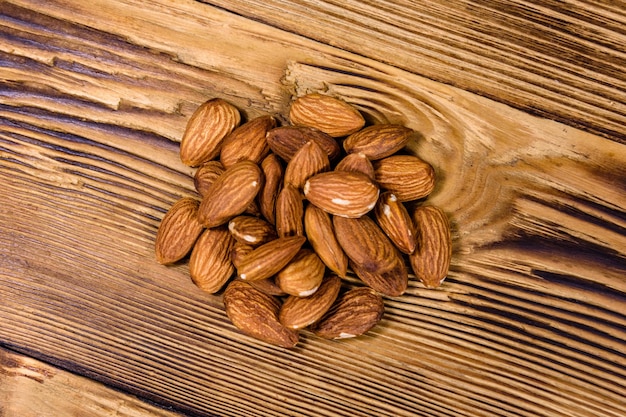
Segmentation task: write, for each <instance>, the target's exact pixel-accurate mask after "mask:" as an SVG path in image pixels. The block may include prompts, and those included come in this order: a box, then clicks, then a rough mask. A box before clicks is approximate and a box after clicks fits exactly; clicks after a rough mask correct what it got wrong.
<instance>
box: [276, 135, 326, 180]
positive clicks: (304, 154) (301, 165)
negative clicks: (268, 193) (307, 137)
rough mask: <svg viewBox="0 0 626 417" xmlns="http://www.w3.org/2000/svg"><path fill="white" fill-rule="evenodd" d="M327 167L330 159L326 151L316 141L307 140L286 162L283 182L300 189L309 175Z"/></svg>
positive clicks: (322, 170)
mask: <svg viewBox="0 0 626 417" xmlns="http://www.w3.org/2000/svg"><path fill="white" fill-rule="evenodd" d="M329 169H330V161H329V159H328V155H326V152H324V150H323V149H322V148H321V147H320V146H319V145H318V144H317V143H315V142H313V141H310V142H307V143H305V144H304V145H302V147H301V148H300V149H299V150H298V152H296V153H295V155H294V156H293V158H291V160H290V161H289V162H288V163H287V168H286V169H285V184H291V185H292V186H294V187H295V188H298V189H300V188H302V187H304V183H305V182H306V180H308V179H309V178H310V177H312V176H313V175H315V174H318V173H320V172H324V171H328V170H329Z"/></svg>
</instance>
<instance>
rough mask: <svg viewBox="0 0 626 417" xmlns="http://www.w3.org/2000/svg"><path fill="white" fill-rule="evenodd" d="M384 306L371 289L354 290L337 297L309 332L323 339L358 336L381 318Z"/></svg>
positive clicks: (378, 296) (379, 297)
mask: <svg viewBox="0 0 626 417" xmlns="http://www.w3.org/2000/svg"><path fill="white" fill-rule="evenodd" d="M384 311H385V304H384V303H383V299H382V297H381V296H380V295H378V294H377V293H376V291H374V290H373V289H371V288H354V289H352V290H349V291H346V292H345V293H344V294H343V295H341V296H339V298H338V299H337V300H336V302H335V304H334V305H333V306H332V307H331V308H330V310H329V311H328V312H327V313H326V314H325V315H324V317H322V319H321V320H320V321H318V322H317V323H315V324H314V325H313V326H311V330H312V331H313V333H315V334H316V335H317V336H319V337H323V338H325V339H345V338H349V337H357V336H360V335H362V334H364V333H366V332H367V331H369V330H370V329H371V328H372V327H374V326H375V325H376V324H378V322H379V321H380V320H381V318H382V317H383V313H384Z"/></svg>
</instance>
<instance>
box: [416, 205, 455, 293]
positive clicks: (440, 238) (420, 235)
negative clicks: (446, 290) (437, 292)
mask: <svg viewBox="0 0 626 417" xmlns="http://www.w3.org/2000/svg"><path fill="white" fill-rule="evenodd" d="M413 222H414V223H415V227H416V229H417V248H416V249H415V252H413V253H412V254H411V255H410V256H409V260H410V263H411V268H412V269H413V272H414V273H415V276H417V278H418V279H419V280H420V281H422V283H423V284H424V285H425V286H426V287H428V288H436V287H438V286H439V285H441V283H442V282H443V280H444V279H445V278H446V276H447V275H448V270H449V269H450V261H451V259H452V236H451V231H450V223H449V221H448V217H447V216H446V214H445V213H444V212H443V210H441V209H440V208H439V207H436V206H420V207H418V208H416V209H415V211H414V212H413Z"/></svg>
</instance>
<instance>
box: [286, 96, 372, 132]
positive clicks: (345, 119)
mask: <svg viewBox="0 0 626 417" xmlns="http://www.w3.org/2000/svg"><path fill="white" fill-rule="evenodd" d="M289 120H291V123H292V124H294V125H297V126H309V127H314V128H316V129H319V130H321V131H322V132H325V133H327V134H328V135H330V136H332V137H335V138H336V137H341V136H346V135H349V134H351V133H354V132H356V131H357V130H359V129H361V128H362V127H363V126H364V125H365V119H363V116H362V115H361V113H359V111H358V110H357V109H356V108H355V107H353V106H352V105H350V104H349V103H347V102H345V101H344V100H342V99H339V98H335V97H331V96H327V95H323V94H319V93H311V94H307V95H304V96H301V97H298V98H297V99H296V100H294V102H293V103H292V104H291V108H290V110H289Z"/></svg>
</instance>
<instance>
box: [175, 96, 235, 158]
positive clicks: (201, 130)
mask: <svg viewBox="0 0 626 417" xmlns="http://www.w3.org/2000/svg"><path fill="white" fill-rule="evenodd" d="M240 122H241V114H240V113H239V110H238V109H237V108H236V107H235V106H233V105H232V104H230V103H228V102H226V101H225V100H222V99H220V98H214V99H212V100H209V101H206V102H205V103H203V104H201V105H200V106H199V107H198V108H197V109H196V111H195V112H194V113H193V114H192V115H191V118H190V119H189V121H188V122H187V128H186V129H185V133H184V134H183V138H182V139H181V142H180V159H181V161H182V162H183V164H185V165H188V166H192V167H195V166H199V165H201V164H202V163H203V162H206V161H209V160H211V159H215V157H217V155H218V154H219V152H220V149H221V147H222V142H223V141H224V138H225V137H226V135H228V134H229V133H230V132H232V131H233V129H234V128H235V127H236V126H238V125H239V123H240Z"/></svg>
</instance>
